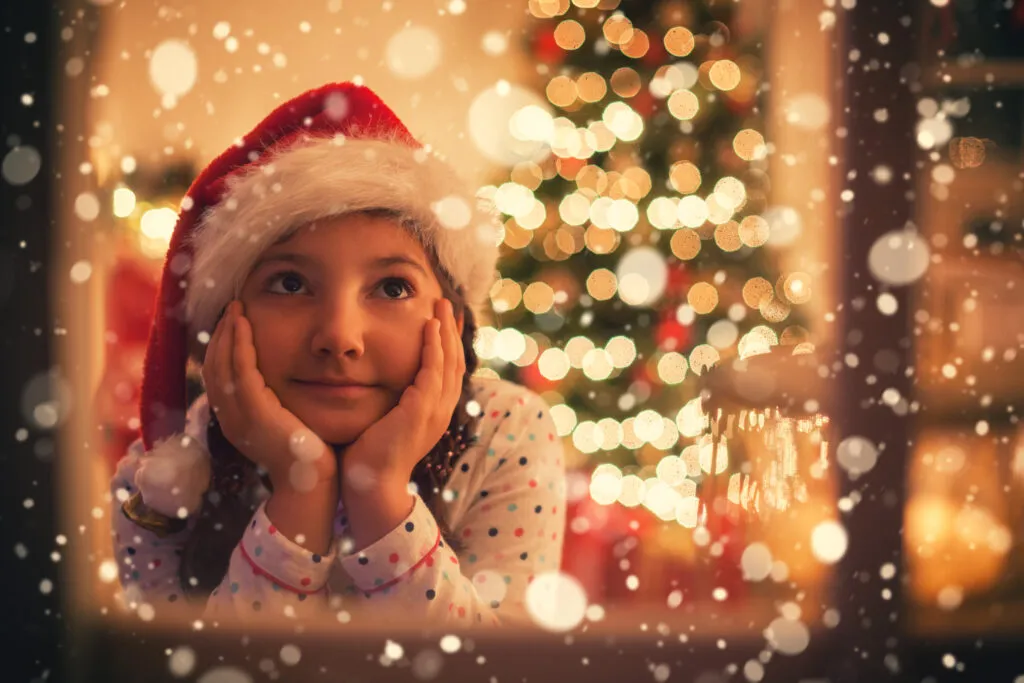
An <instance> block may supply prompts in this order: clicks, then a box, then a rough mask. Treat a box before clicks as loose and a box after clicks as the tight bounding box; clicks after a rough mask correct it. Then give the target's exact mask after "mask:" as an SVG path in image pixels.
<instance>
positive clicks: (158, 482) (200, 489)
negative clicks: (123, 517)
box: [135, 434, 210, 519]
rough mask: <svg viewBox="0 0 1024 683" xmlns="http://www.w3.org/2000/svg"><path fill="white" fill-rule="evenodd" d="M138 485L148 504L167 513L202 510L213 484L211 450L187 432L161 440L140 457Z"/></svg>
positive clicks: (186, 513) (175, 513)
mask: <svg viewBox="0 0 1024 683" xmlns="http://www.w3.org/2000/svg"><path fill="white" fill-rule="evenodd" d="M135 486H136V488H138V489H139V492H140V493H141V494H142V501H143V502H144V503H145V504H146V507H148V508H150V509H152V510H156V511H157V512H159V513H160V514H162V515H164V516H165V517H174V518H175V519H177V518H180V517H183V516H187V515H190V514H193V513H195V512H198V510H199V508H200V506H201V505H202V503H203V494H204V493H206V490H207V489H208V488H210V453H209V451H207V450H206V447H205V446H203V444H202V443H200V442H199V440H198V439H195V438H193V437H191V436H186V435H184V434H175V435H173V436H171V437H170V438H167V439H165V440H163V441H158V442H157V444H156V445H155V446H154V447H153V449H152V450H151V451H149V452H148V453H147V454H145V455H143V456H142V457H141V458H139V469H138V470H136V472H135ZM183 509H184V512H185V515H182V514H181V512H182V510H183Z"/></svg>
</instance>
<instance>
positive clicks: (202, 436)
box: [111, 378, 566, 626]
mask: <svg viewBox="0 0 1024 683" xmlns="http://www.w3.org/2000/svg"><path fill="white" fill-rule="evenodd" d="M472 384H473V389H474V392H475V394H474V396H475V400H476V402H477V403H478V404H479V406H480V409H481V415H480V418H481V419H480V421H479V427H478V430H477V433H476V435H477V437H478V440H477V442H476V443H475V444H473V445H471V446H470V447H469V448H468V449H466V451H465V452H464V453H463V454H462V456H461V457H460V458H459V460H458V461H457V463H456V465H455V470H454V472H453V473H452V475H451V477H450V479H449V481H448V484H447V485H446V486H445V490H444V492H443V494H442V497H443V500H444V501H445V502H444V503H443V504H442V507H443V510H444V514H445V517H446V519H447V520H448V525H449V528H450V529H451V531H452V534H453V536H454V537H455V538H457V539H459V542H460V543H461V545H462V550H460V552H459V553H458V554H457V555H456V554H455V553H454V552H452V550H451V549H450V548H449V547H448V545H447V544H446V543H445V542H444V540H443V539H441V537H440V533H439V531H438V525H437V523H436V521H435V520H434V517H433V516H432V515H431V513H430V511H429V510H428V508H427V507H426V505H425V504H424V502H423V499H422V498H421V497H420V496H419V495H418V494H416V495H414V500H415V503H414V506H413V510H412V512H411V513H410V514H409V516H408V517H407V518H406V519H405V520H403V521H402V522H401V523H400V524H399V525H398V526H397V527H395V529H393V530H392V531H391V532H389V533H388V534H386V535H385V536H384V537H383V538H381V539H380V540H378V541H376V542H375V543H373V544H371V545H370V546H368V547H366V548H364V549H363V550H361V551H359V552H356V553H353V554H348V555H346V554H344V553H343V552H342V551H341V550H340V549H339V545H340V544H339V543H338V539H337V538H336V539H335V543H333V544H332V546H331V551H330V553H329V554H327V555H324V556H320V555H315V554H312V553H310V552H309V551H307V550H306V549H305V548H303V547H302V546H300V545H298V544H297V543H295V542H294V541H292V540H290V539H288V538H285V537H284V536H283V535H282V534H280V533H278V532H277V530H276V529H274V527H273V525H271V523H270V520H269V519H268V518H267V515H266V512H265V506H266V501H265V500H264V501H263V502H261V503H260V504H259V507H258V508H257V509H256V512H255V514H254V515H253V517H252V519H251V520H250V522H249V524H248V525H247V526H246V530H245V533H244V535H243V536H242V539H241V541H240V542H239V543H238V544H237V545H236V546H235V548H234V550H233V552H232V554H231V560H230V564H229V566H228V570H227V574H226V575H225V576H224V579H223V581H222V582H221V583H220V585H219V586H218V588H217V589H215V590H214V591H213V593H212V594H211V596H210V598H209V600H208V601H207V603H206V607H205V613H204V616H205V617H206V618H216V617H218V616H236V617H251V616H253V615H255V613H260V614H262V615H265V616H270V617H271V618H279V617H280V616H281V615H282V614H283V615H286V616H289V617H302V616H305V615H310V614H312V613H314V612H317V611H320V610H330V611H332V612H335V613H341V612H347V613H348V616H347V618H346V619H345V621H348V620H349V619H351V621H352V622H354V623H355V622H357V620H358V618H359V614H360V613H363V612H364V611H365V610H370V611H371V612H372V613H373V614H375V615H377V616H379V615H380V614H381V613H382V612H384V611H387V612H390V610H392V609H395V610H399V611H400V612H401V617H402V619H403V621H406V620H409V621H414V620H426V621H429V622H431V623H437V622H452V623H453V625H459V624H463V625H466V626H471V625H477V624H483V625H498V624H503V623H520V624H522V623H526V622H528V621H529V620H528V615H527V614H526V608H525V605H524V596H525V594H526V589H527V586H528V585H529V583H530V582H531V581H532V580H533V578H534V576H536V575H538V574H541V573H545V572H553V571H556V570H558V569H559V567H560V565H561V559H562V541H563V532H564V528H565V507H566V500H565V499H566V491H565V488H566V487H565V463H564V456H563V449H562V443H561V439H560V438H559V436H558V434H557V432H556V431H555V427H554V423H553V422H552V420H551V416H550V414H549V412H548V407H547V405H546V404H545V403H544V401H543V400H542V399H541V398H540V397H539V396H537V395H536V394H535V393H533V392H532V391H530V390H528V389H526V388H524V387H522V386H519V385H517V384H514V383H512V382H507V381H504V380H491V379H481V378H474V379H473V380H472ZM208 421H209V407H208V405H207V402H206V397H205V396H203V397H201V398H200V399H198V400H197V401H196V402H195V403H194V404H193V405H192V407H191V408H190V409H189V411H188V415H187V424H186V428H185V433H186V434H188V435H189V436H191V437H193V438H195V439H197V440H199V441H200V442H201V443H203V444H204V446H205V444H206V427H207V423H208ZM141 457H145V454H144V451H143V446H142V443H141V441H136V442H135V443H134V444H132V446H131V447H130V448H129V452H128V454H127V455H126V456H125V457H124V458H122V459H121V461H120V462H119V463H118V466H117V471H116V473H115V475H114V477H113V480H112V482H111V488H112V492H113V493H114V497H113V504H112V505H113V510H112V513H113V515H112V517H113V520H114V521H113V527H114V529H113V532H114V539H115V543H114V545H115V551H116V554H117V557H118V560H119V566H120V567H121V583H122V585H123V586H124V588H125V591H126V594H128V596H129V597H130V599H131V600H133V601H135V602H137V603H142V602H145V603H148V604H150V605H152V606H153V607H154V609H156V610H157V611H159V608H160V606H161V605H162V604H165V603H167V602H175V601H177V600H178V599H179V598H181V596H182V591H181V585H180V583H179V578H178V569H179V560H180V553H181V550H182V548H183V547H184V546H185V543H186V541H187V540H188V536H189V534H190V533H191V529H192V527H193V526H194V520H190V522H189V524H187V525H186V528H185V529H184V530H183V531H181V532H179V533H177V534H174V535H170V536H167V537H165V538H162V539H161V538H158V537H157V536H156V535H155V534H152V533H151V532H149V531H146V530H145V529H142V528H141V527H139V526H137V525H135V524H134V523H132V522H131V521H130V520H129V519H128V518H127V517H125V516H124V515H123V514H122V512H121V509H120V506H121V503H120V501H121V500H123V499H124V497H125V492H127V493H128V494H129V495H130V494H133V493H135V491H136V489H135V486H134V477H135V471H136V470H137V469H138V467H139V458H141ZM119 489H123V490H124V491H123V492H121V493H120V494H119V493H118V490H119ZM344 514H345V512H344V509H343V508H342V507H341V506H339V510H338V515H337V516H336V518H335V532H336V536H340V535H341V534H343V533H344V530H345V528H346V525H345V519H344Z"/></svg>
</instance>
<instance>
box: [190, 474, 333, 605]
mask: <svg viewBox="0 0 1024 683" xmlns="http://www.w3.org/2000/svg"><path fill="white" fill-rule="evenodd" d="M337 508H338V492H337V484H336V483H334V484H333V485H330V484H325V485H322V486H317V487H316V488H314V489H313V490H311V491H304V492H298V491H295V490H293V489H291V488H290V487H289V486H287V485H283V486H278V485H275V486H274V494H273V495H272V496H271V497H270V499H269V500H268V501H265V502H264V503H262V504H260V506H259V508H258V509H257V510H256V514H255V515H253V518H252V520H251V521H250V522H249V524H248V525H247V526H246V529H245V533H244V534H243V536H242V540H241V541H240V542H239V544H238V545H237V546H236V547H235V550H234V552H233V553H232V554H231V561H230V563H229V565H228V573H227V575H226V576H225V577H224V580H223V581H222V582H221V584H220V586H218V587H217V588H216V589H215V590H214V591H213V593H212V594H211V595H210V600H209V602H208V603H207V607H206V613H205V616H206V617H208V618H211V619H215V618H217V617H222V616H226V617H251V616H253V615H255V614H257V613H260V614H264V615H267V616H270V617H271V618H276V617H280V616H284V617H287V618H298V617H303V616H310V615H312V614H314V613H316V612H318V611H320V610H322V609H323V608H324V607H325V606H326V604H327V597H328V595H327V580H328V576H329V574H330V570H331V567H332V566H333V564H334V561H335V559H336V557H337V552H336V550H335V542H334V539H333V535H334V530H333V520H334V514H335V512H336V510H337Z"/></svg>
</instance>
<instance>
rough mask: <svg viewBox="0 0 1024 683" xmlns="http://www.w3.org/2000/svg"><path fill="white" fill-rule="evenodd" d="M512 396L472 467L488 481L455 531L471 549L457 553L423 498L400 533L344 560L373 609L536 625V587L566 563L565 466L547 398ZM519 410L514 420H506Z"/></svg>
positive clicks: (354, 589) (469, 621)
mask: <svg viewBox="0 0 1024 683" xmlns="http://www.w3.org/2000/svg"><path fill="white" fill-rule="evenodd" d="M511 403H512V406H511V408H510V410H509V411H502V412H503V414H504V415H505V417H506V419H505V420H503V421H501V422H499V423H498V425H497V428H496V429H495V431H494V432H493V434H492V436H491V443H490V444H484V445H483V448H484V449H485V450H486V452H487V454H488V455H487V456H486V457H481V458H480V460H478V461H476V463H475V464H474V465H473V466H475V467H484V468H487V473H486V475H485V476H484V477H483V478H482V481H483V486H482V488H481V489H480V490H478V491H475V492H469V495H473V496H474V500H473V502H472V503H471V504H470V506H469V508H468V509H467V512H466V514H465V515H464V518H463V519H462V520H461V521H460V524H459V526H458V528H456V529H453V530H452V531H453V534H454V535H455V537H456V539H458V543H459V544H460V545H461V546H462V547H461V548H460V550H459V552H458V554H456V553H455V552H453V551H452V548H451V547H450V546H449V545H448V544H447V543H446V542H445V540H444V539H443V538H442V537H441V534H440V532H439V530H438V525H437V521H436V520H435V519H434V517H433V516H432V515H431V513H430V510H429V509H428V508H427V506H426V505H425V504H424V503H423V500H422V498H420V497H419V496H416V500H415V504H414V506H413V510H412V512H411V513H410V515H409V516H408V517H407V518H406V519H405V520H404V521H403V522H402V523H400V524H399V525H398V526H397V527H396V528H395V529H394V530H393V531H391V532H390V533H388V534H387V535H385V536H384V537H383V538H381V539H380V540H378V541H377V542H376V543H374V544H372V545H370V546H369V547H367V548H365V549H364V550H362V551H360V552H358V553H354V554H350V555H343V556H342V557H341V564H342V567H343V568H344V569H345V571H346V572H347V573H348V574H349V576H351V577H352V579H353V582H354V583H353V585H351V586H349V587H348V589H347V590H348V591H349V592H351V593H357V592H361V593H363V594H364V596H365V597H366V598H368V600H369V603H368V605H367V606H368V607H369V608H370V610H371V611H377V610H376V609H375V608H374V605H375V604H376V605H377V607H379V608H400V609H401V610H402V612H403V614H404V615H405V617H406V618H410V619H426V620H429V621H431V622H435V623H436V622H438V621H441V622H450V623H453V624H454V625H459V624H465V625H467V626H469V625H485V626H495V625H505V624H522V625H528V624H529V621H530V619H529V615H528V614H527V611H526V607H525V596H526V590H527V586H528V585H529V583H530V582H531V581H532V580H533V578H534V576H536V575H537V574H540V573H543V572H551V571H557V570H558V569H559V567H560V565H561V557H562V542H563V537H562V534H563V531H564V527H565V465H564V461H563V449H562V444H561V440H560V439H559V437H558V436H557V434H556V431H555V427H554V423H553V422H552V419H551V416H550V414H549V412H548V410H547V406H546V405H544V402H543V401H542V400H541V399H540V398H539V397H537V396H534V395H531V396H529V397H528V398H526V397H524V398H521V399H520V400H519V401H518V402H517V401H516V400H515V399H513V400H512V401H511ZM513 413H516V417H515V419H507V418H509V417H511V416H512V414H513ZM488 445H490V446H491V447H490V448H488ZM467 464H468V463H467ZM463 471H465V470H463ZM467 481H468V478H467ZM461 493H462V494H463V495H466V494H467V492H465V491H464V492H461Z"/></svg>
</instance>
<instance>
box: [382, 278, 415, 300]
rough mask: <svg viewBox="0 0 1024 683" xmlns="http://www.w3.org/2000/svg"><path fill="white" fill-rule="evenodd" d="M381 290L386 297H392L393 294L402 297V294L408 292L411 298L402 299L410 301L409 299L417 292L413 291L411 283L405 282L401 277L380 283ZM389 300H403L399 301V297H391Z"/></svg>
mask: <svg viewBox="0 0 1024 683" xmlns="http://www.w3.org/2000/svg"><path fill="white" fill-rule="evenodd" d="M379 288H380V289H381V290H382V291H383V292H384V293H385V294H386V295H391V294H396V295H401V293H402V292H403V291H404V292H408V294H409V296H406V297H402V299H408V298H409V297H411V296H412V295H413V294H414V293H415V290H414V289H413V287H412V285H411V284H409V281H408V280H405V279H404V278H400V277H389V278H388V279H386V280H384V281H383V282H381V283H380V285H379ZM388 298H393V299H394V300H396V301H401V300H402V299H398V298H397V296H396V297H390V296H389V297H388Z"/></svg>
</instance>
